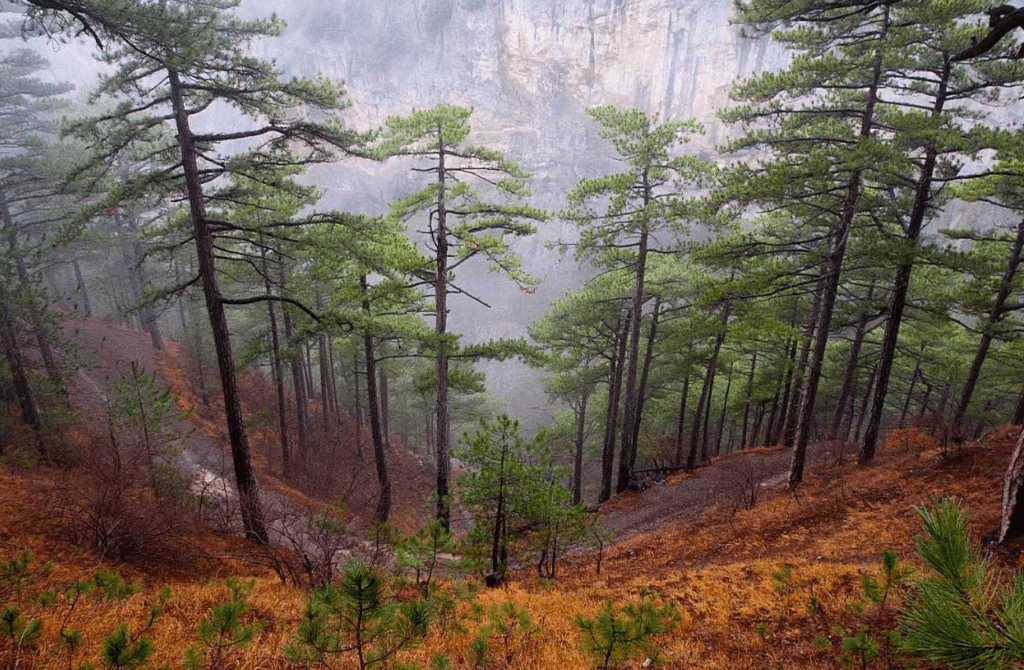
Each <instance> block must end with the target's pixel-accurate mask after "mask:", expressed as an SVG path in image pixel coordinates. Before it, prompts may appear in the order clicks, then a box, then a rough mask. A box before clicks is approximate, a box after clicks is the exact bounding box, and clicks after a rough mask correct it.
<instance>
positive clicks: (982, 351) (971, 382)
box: [950, 219, 1024, 430]
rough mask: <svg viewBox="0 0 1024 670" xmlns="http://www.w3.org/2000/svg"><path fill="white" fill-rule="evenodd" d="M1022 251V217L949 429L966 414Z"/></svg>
mask: <svg viewBox="0 0 1024 670" xmlns="http://www.w3.org/2000/svg"><path fill="white" fill-rule="evenodd" d="M1022 251H1024V219H1021V221H1020V223H1018V224H1017V236H1016V238H1014V241H1013V249H1012V250H1011V252H1010V258H1009V260H1008V261H1007V262H1006V269H1005V270H1004V271H1003V276H1002V278H1001V279H1000V280H999V289H998V290H997V291H996V296H995V299H994V300H993V301H992V308H991V309H990V310H989V313H988V319H987V320H986V322H985V325H984V326H983V327H982V330H981V339H980V340H979V341H978V350H977V351H976V352H975V354H974V360H973V361H972V362H971V369H970V370H969V371H968V372H967V378H966V379H964V386H963V388H962V389H961V391H960V401H959V402H958V403H957V405H956V409H955V410H953V419H952V420H951V421H950V425H951V426H952V427H953V430H956V429H957V426H959V425H960V424H961V423H962V422H963V420H964V417H965V416H966V415H967V408H968V407H969V406H970V404H971V396H972V395H974V387H975V385H976V384H977V383H978V378H979V377H980V376H981V366H982V365H984V364H985V358H986V356H988V350H989V347H990V346H991V345H992V338H993V337H994V334H995V333H994V330H995V328H996V326H998V325H999V322H1000V321H1002V320H1003V317H1004V316H1005V315H1006V299H1007V298H1009V297H1010V291H1011V290H1012V288H1013V278H1014V276H1015V275H1016V274H1017V268H1018V266H1020V261H1021V253H1022Z"/></svg>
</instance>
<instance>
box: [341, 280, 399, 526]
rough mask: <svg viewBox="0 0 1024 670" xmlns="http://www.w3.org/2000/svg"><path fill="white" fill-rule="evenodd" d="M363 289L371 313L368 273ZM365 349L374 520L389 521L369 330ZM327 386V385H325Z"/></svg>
mask: <svg viewBox="0 0 1024 670" xmlns="http://www.w3.org/2000/svg"><path fill="white" fill-rule="evenodd" d="M359 285H360V287H361V288H362V291H363V296H364V297H363V312H364V313H365V314H367V315H369V313H370V301H369V299H368V298H366V292H367V288H368V285H367V283H366V275H363V276H361V277H360V278H359ZM363 350H364V352H365V354H366V405H367V407H369V409H370V435H371V436H372V437H373V460H374V463H375V464H376V466H377V484H378V485H379V486H380V498H379V499H378V500H377V510H376V511H375V512H374V515H373V520H374V522H376V523H380V524H383V523H387V522H388V515H389V514H390V512H391V480H390V479H388V466H387V461H386V458H385V452H384V435H383V433H382V432H381V428H380V414H381V412H380V400H379V399H378V397H377V356H376V354H374V351H373V335H372V334H371V333H370V332H369V331H367V332H366V334H365V335H363ZM325 388H326V387H325Z"/></svg>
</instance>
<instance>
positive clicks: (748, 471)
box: [715, 454, 773, 514]
mask: <svg viewBox="0 0 1024 670" xmlns="http://www.w3.org/2000/svg"><path fill="white" fill-rule="evenodd" d="M719 470H720V472H721V479H720V481H719V483H718V485H717V487H716V491H715V497H716V498H717V499H718V500H721V501H724V502H726V503H731V504H732V513H733V514H735V513H736V512H738V511H740V510H741V509H753V508H754V507H755V506H756V505H757V501H758V500H759V499H760V496H761V491H762V490H763V489H764V486H765V484H766V482H767V481H768V479H769V478H770V477H771V476H772V474H773V473H772V471H771V469H770V468H769V464H768V462H767V461H766V460H765V459H763V458H758V457H757V456H756V455H754V454H750V455H747V454H739V455H737V456H734V457H731V458H727V459H723V460H722V461H720V465H719Z"/></svg>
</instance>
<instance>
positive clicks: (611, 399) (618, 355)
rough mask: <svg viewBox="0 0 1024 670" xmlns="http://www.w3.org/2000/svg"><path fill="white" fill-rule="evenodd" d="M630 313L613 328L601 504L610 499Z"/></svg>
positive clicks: (602, 463)
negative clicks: (614, 343)
mask: <svg viewBox="0 0 1024 670" xmlns="http://www.w3.org/2000/svg"><path fill="white" fill-rule="evenodd" d="M631 315H632V313H631V312H630V311H627V313H626V318H625V322H623V321H622V320H621V319H620V321H619V322H618V323H617V324H616V326H615V337H616V347H615V351H613V352H612V360H611V365H610V366H609V371H608V372H609V380H608V408H607V410H606V412H605V423H604V445H603V448H602V450H601V491H600V493H599V494H598V496H597V502H599V503H602V502H604V501H606V500H608V499H609V498H611V497H612V472H613V469H614V465H615V435H616V433H617V432H618V431H617V427H618V420H619V395H620V393H621V392H622V368H623V365H624V363H625V360H626V339H627V337H628V335H629V331H628V329H627V328H626V323H628V322H629V321H630V318H631Z"/></svg>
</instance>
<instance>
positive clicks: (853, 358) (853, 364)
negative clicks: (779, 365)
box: [829, 281, 875, 439]
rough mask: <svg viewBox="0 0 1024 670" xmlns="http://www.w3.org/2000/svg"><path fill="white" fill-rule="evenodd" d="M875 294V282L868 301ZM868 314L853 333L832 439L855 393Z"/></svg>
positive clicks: (837, 404) (832, 428) (833, 417)
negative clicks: (855, 379) (854, 381)
mask: <svg viewBox="0 0 1024 670" xmlns="http://www.w3.org/2000/svg"><path fill="white" fill-rule="evenodd" d="M874 294H875V282H874V281H872V282H871V284H869V285H868V295H867V298H866V301H867V303H868V305H869V306H870V305H871V299H872V298H873V297H874ZM867 326H868V315H865V316H863V317H861V318H860V320H858V321H857V330H856V332H855V333H854V335H853V343H852V344H851V345H850V353H849V355H848V356H847V357H846V369H845V370H843V381H842V382H840V384H839V398H837V399H836V408H835V410H834V411H833V413H832V426H831V428H830V429H829V435H831V436H832V439H836V438H837V437H838V436H839V429H840V427H841V426H842V425H843V418H844V414H845V412H846V406H847V405H848V404H850V396H851V395H852V393H853V377H854V375H855V374H856V373H857V364H858V363H859V362H860V350H861V348H862V347H863V346H864V336H865V335H866V334H867Z"/></svg>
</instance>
